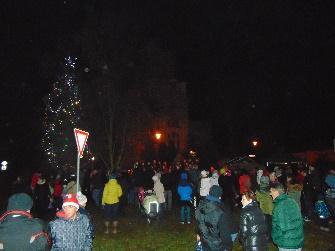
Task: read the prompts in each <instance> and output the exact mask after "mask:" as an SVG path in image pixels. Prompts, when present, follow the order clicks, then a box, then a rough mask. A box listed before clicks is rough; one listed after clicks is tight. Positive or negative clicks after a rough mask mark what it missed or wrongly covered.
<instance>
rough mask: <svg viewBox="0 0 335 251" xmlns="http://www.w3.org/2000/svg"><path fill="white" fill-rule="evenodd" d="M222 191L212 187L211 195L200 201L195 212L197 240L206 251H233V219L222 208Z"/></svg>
mask: <svg viewBox="0 0 335 251" xmlns="http://www.w3.org/2000/svg"><path fill="white" fill-rule="evenodd" d="M221 196H222V189H221V187H219V186H212V187H211V189H210V191H209V195H208V196H207V197H206V198H205V199H203V200H201V201H200V204H199V206H198V207H197V209H196V211H195V218H196V220H197V232H198V235H197V239H198V240H200V241H201V244H202V248H203V250H204V251H226V250H232V248H233V241H232V237H231V234H232V233H233V231H232V229H231V224H229V223H230V222H231V217H230V216H229V215H227V214H226V212H225V211H224V209H223V208H222V202H221V198H220V197H221Z"/></svg>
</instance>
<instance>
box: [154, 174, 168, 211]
mask: <svg viewBox="0 0 335 251" xmlns="http://www.w3.org/2000/svg"><path fill="white" fill-rule="evenodd" d="M152 180H153V181H154V193H155V195H156V196H157V199H158V203H159V213H160V215H162V211H163V208H164V207H165V196H164V186H163V184H162V182H161V180H160V177H159V176H157V175H154V176H153V177H152Z"/></svg>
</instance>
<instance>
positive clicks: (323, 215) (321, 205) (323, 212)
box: [314, 200, 330, 219]
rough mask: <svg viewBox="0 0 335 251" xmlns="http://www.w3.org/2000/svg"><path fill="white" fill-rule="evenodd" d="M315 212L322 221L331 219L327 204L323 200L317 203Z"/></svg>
mask: <svg viewBox="0 0 335 251" xmlns="http://www.w3.org/2000/svg"><path fill="white" fill-rule="evenodd" d="M314 210H315V212H316V214H317V215H318V216H319V218H320V219H327V218H329V217H330V212H329V209H328V207H327V204H326V203H325V202H324V201H323V200H318V201H316V202H315V206H314Z"/></svg>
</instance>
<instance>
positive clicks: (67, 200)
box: [62, 193, 79, 209]
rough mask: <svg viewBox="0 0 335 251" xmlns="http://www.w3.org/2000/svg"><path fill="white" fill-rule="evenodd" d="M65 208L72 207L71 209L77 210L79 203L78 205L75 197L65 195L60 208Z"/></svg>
mask: <svg viewBox="0 0 335 251" xmlns="http://www.w3.org/2000/svg"><path fill="white" fill-rule="evenodd" d="M66 206H73V207H75V208H77V209H79V203H78V200H77V198H76V195H74V194H71V193H69V194H67V195H65V197H64V199H63V206H62V208H64V207H66Z"/></svg>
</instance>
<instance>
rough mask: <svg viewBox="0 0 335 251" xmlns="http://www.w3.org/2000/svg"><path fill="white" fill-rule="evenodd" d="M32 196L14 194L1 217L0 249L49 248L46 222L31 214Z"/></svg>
mask: <svg viewBox="0 0 335 251" xmlns="http://www.w3.org/2000/svg"><path fill="white" fill-rule="evenodd" d="M32 207H33V200H32V198H31V197H30V196H29V195H28V194H25V193H16V194H13V195H12V196H11V197H10V198H9V200H8V206H7V211H6V212H5V213H4V214H3V215H2V216H1V217H0V250H5V251H6V250H8V251H12V250H25V251H44V250H49V244H50V243H49V237H48V235H47V233H46V228H45V224H44V222H43V221H42V220H40V219H34V218H33V217H32V215H31V214H30V210H31V208H32Z"/></svg>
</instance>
